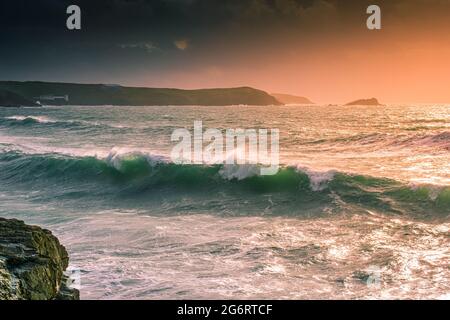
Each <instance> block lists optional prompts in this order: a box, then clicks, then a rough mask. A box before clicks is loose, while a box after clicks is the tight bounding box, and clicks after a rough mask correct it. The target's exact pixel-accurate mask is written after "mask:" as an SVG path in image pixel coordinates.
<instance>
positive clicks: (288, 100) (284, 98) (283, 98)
mask: <svg viewBox="0 0 450 320" xmlns="http://www.w3.org/2000/svg"><path fill="white" fill-rule="evenodd" d="M271 96H272V97H274V98H275V99H277V100H278V101H280V102H281V103H283V104H314V102H312V101H311V100H309V99H308V98H305V97H299V96H294V95H291V94H284V93H271Z"/></svg>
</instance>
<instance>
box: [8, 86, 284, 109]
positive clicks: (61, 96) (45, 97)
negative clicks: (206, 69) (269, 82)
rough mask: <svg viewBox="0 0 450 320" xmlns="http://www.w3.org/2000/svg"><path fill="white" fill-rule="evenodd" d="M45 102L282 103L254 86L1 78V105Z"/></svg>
mask: <svg viewBox="0 0 450 320" xmlns="http://www.w3.org/2000/svg"><path fill="white" fill-rule="evenodd" d="M36 104H42V105H120V106H149V105H154V106H155V105H161V106H165V105H204V106H226V105H259V106H267V105H281V104H282V103H280V102H279V101H278V100H277V99H276V98H275V97H273V96H271V95H269V94H268V93H267V92H264V91H262V90H258V89H254V88H251V87H239V88H219V89H199V90H183V89H165V88H140V87H124V86H120V85H105V84H76V83H56V82H38V81H27V82H19V81H0V106H6V107H7V106H9V107H15V106H34V105H36Z"/></svg>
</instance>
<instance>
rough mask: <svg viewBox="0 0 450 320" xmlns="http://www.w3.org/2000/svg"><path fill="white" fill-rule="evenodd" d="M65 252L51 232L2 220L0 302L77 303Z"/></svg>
mask: <svg viewBox="0 0 450 320" xmlns="http://www.w3.org/2000/svg"><path fill="white" fill-rule="evenodd" d="M68 263H69V256H68V254H67V251H66V249H65V248H64V247H63V246H62V245H61V244H60V243H59V241H58V239H57V238H56V237H55V236H53V235H52V233H51V232H50V231H48V230H45V229H41V228H39V227H37V226H29V225H26V224H25V223H24V222H22V221H19V220H15V219H11V220H8V219H4V218H0V300H78V299H79V292H78V290H76V289H71V288H69V287H67V285H66V280H67V277H66V276H65V275H64V271H65V270H66V268H67V266H68Z"/></svg>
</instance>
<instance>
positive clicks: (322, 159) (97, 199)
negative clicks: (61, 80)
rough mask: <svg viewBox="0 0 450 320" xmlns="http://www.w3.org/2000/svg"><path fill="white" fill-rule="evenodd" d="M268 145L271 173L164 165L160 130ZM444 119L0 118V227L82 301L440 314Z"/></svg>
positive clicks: (367, 114)
mask: <svg viewBox="0 0 450 320" xmlns="http://www.w3.org/2000/svg"><path fill="white" fill-rule="evenodd" d="M195 121H202V123H203V127H204V129H205V130H206V129H208V128H215V129H218V130H226V129H234V128H244V129H246V128H254V129H272V128H276V129H278V130H279V156H280V168H279V171H278V173H277V174H275V175H267V176H265V175H260V174H258V170H254V165H238V164H236V165H231V164H228V165H224V164H208V163H203V164H186V163H185V164H177V163H174V162H173V161H171V160H170V159H171V158H170V154H171V150H172V149H173V147H174V145H175V142H173V141H171V135H172V133H173V132H174V130H177V129H180V128H185V129H187V130H192V128H193V126H194V122H195ZM449 215H450V105H443V104H433V105H431V104H420V105H419V104H396V105H386V106H321V105H315V106H295V105H289V106H226V107H223V106H220V107H219V106H217V107H215V106H139V107H136V106H46V107H36V108H0V216H2V217H6V218H17V219H21V220H24V221H25V222H26V223H29V224H36V225H39V226H42V227H45V228H47V229H49V230H51V231H52V232H53V234H54V235H56V236H57V237H58V238H59V240H60V241H61V243H62V244H63V245H64V246H65V247H66V248H67V250H68V252H69V255H70V268H69V270H68V272H69V275H70V276H71V278H72V281H73V282H74V284H73V285H74V286H77V287H79V288H80V292H81V298H82V299H121V300H123V299H450V216H449Z"/></svg>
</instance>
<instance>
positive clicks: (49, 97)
mask: <svg viewBox="0 0 450 320" xmlns="http://www.w3.org/2000/svg"><path fill="white" fill-rule="evenodd" d="M34 99H35V100H36V101H37V102H38V103H39V104H41V103H45V102H46V101H47V102H48V101H53V102H57V101H61V100H64V101H65V102H69V95H67V94H66V95H63V96H55V95H53V94H48V95H43V96H39V97H35V98H34Z"/></svg>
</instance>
